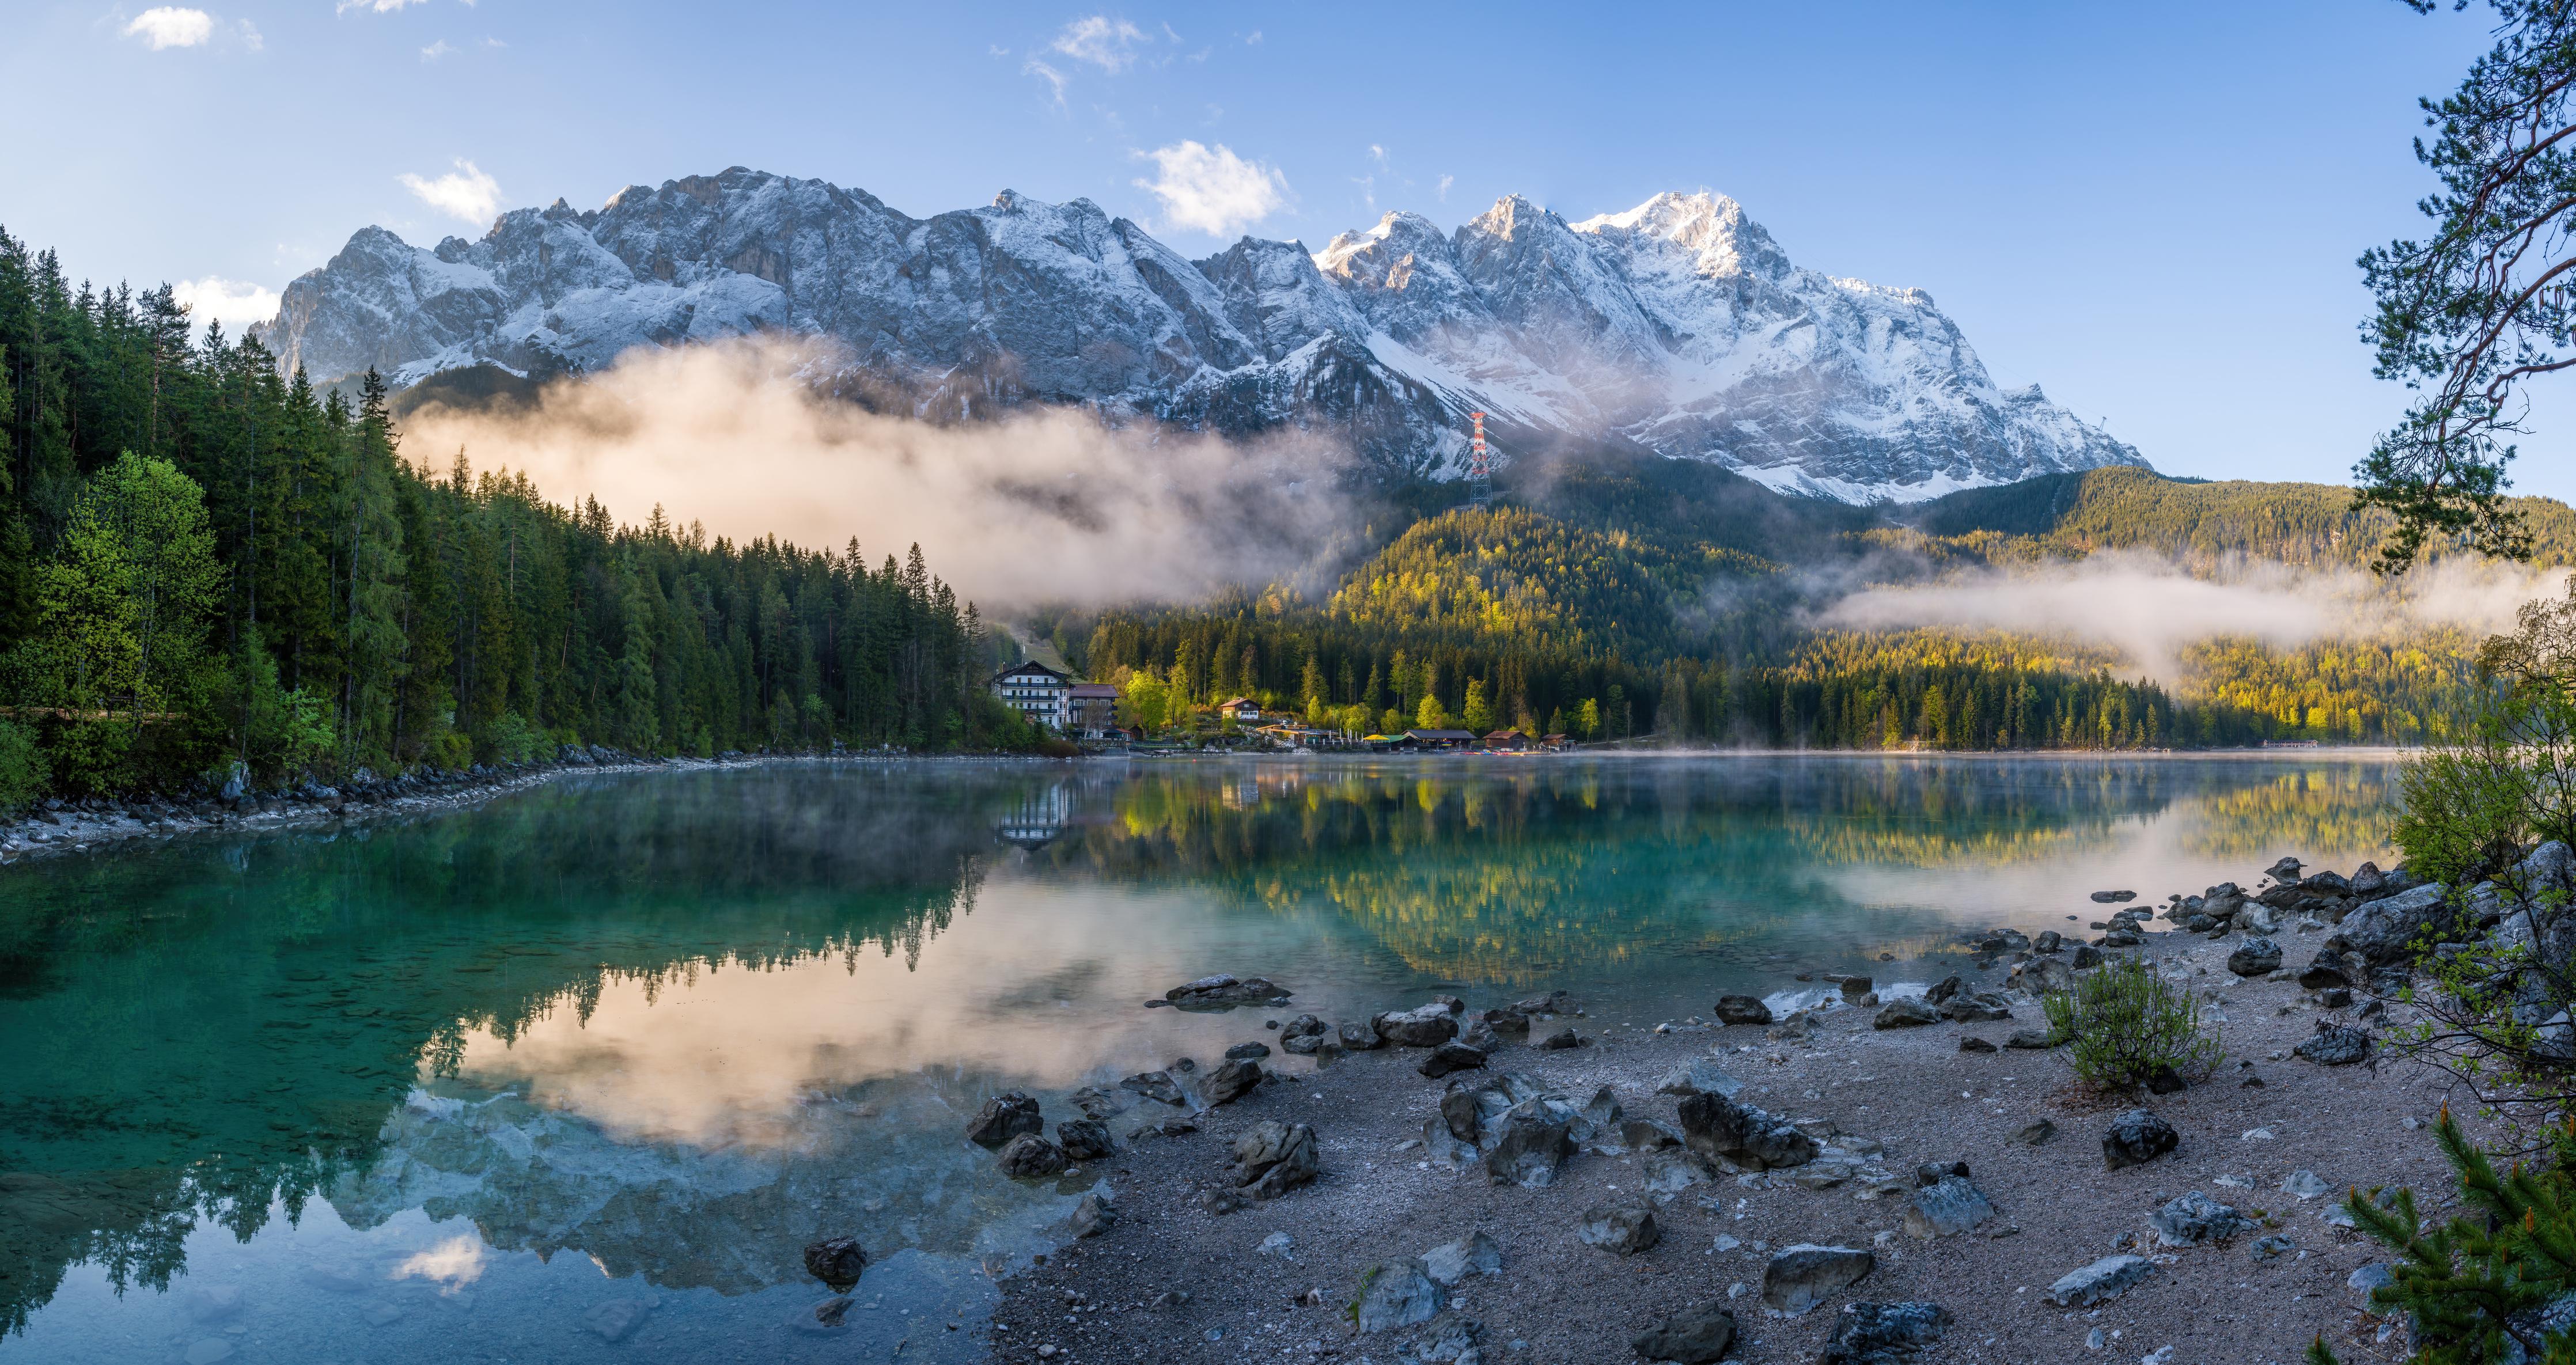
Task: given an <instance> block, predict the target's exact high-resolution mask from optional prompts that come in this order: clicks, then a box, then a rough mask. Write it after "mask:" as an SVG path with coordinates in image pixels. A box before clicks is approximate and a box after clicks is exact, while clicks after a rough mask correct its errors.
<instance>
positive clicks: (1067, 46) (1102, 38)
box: [1047, 14, 1145, 73]
mask: <svg viewBox="0 0 2576 1365" xmlns="http://www.w3.org/2000/svg"><path fill="white" fill-rule="evenodd" d="M1144 41H1145V31H1144V30H1143V29H1140V28H1138V27H1136V26H1135V25H1134V24H1131V23H1128V22H1127V21H1126V20H1124V19H1112V18H1110V17H1109V16H1107V15H1105V14H1095V15H1092V16H1091V17H1090V18H1088V19H1076V20H1074V21H1073V22H1072V23H1070V24H1067V25H1065V26H1064V32H1062V33H1059V34H1057V35H1056V36H1055V41H1054V42H1052V43H1049V44H1047V46H1049V47H1051V48H1054V49H1055V50H1056V51H1058V52H1061V53H1063V54H1064V55H1066V56H1068V57H1071V58H1073V59H1074V60H1075V61H1078V62H1090V63H1092V64H1093V65H1095V66H1097V67H1099V68H1100V69H1101V70H1103V71H1107V72H1111V73H1116V72H1120V71H1124V70H1126V69H1127V66H1128V64H1129V63H1131V62H1133V61H1135V60H1136V54H1135V53H1134V52H1131V51H1129V50H1128V49H1130V48H1132V47H1134V46H1135V45H1136V44H1138V43H1141V42H1144Z"/></svg>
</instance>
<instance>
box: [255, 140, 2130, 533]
mask: <svg viewBox="0 0 2576 1365" xmlns="http://www.w3.org/2000/svg"><path fill="white" fill-rule="evenodd" d="M258 330H259V334H260V336H261V337H262V339H263V340H264V341H265V342H266V343H267V344H268V345H269V346H270V347H271V349H272V350H274V351H275V352H276V353H277V355H278V356H279V359H280V363H281V365H283V366H286V367H289V368H292V367H295V366H298V365H301V366H303V367H304V368H306V369H307V370H308V371H309V372H311V373H312V374H313V375H314V376H315V377H316V378H317V379H319V380H323V381H328V380H331V379H334V378H338V377H341V376H345V375H348V374H352V373H356V372H358V371H362V370H365V369H367V368H371V367H372V368H375V369H378V370H380V371H383V372H384V373H385V374H386V375H387V376H388V378H389V380H390V381H391V382H392V383H393V384H394V385H395V386H396V387H397V388H405V387H409V386H411V385H413V384H416V383H418V382H420V381H422V380H424V379H426V378H429V377H430V376H432V375H436V374H440V373H442V372H446V371H451V370H456V369H461V368H466V367H470V366H475V365H489V366H494V367H497V368H499V369H501V370H504V371H507V372H508V373H510V374H511V375H514V376H518V377H521V378H528V379H536V380H543V379H546V378H550V377H553V376H557V375H575V374H581V373H586V372H590V371H595V370H597V369H600V368H602V367H604V366H606V365H609V364H612V363H614V361H615V360H616V358H617V356H619V355H621V354H623V353H624V352H626V351H627V350H629V349H630V348H633V347H636V346H646V345H658V346H678V345H686V344H689V343H692V342H703V341H710V340H715V339H719V338H723V337H731V336H739V335H744V334H749V333H760V332H787V333H799V334H807V335H814V336H819V337H828V338H830V339H831V340H832V341H834V342H835V343H837V344H838V345H839V346H840V347H842V348H844V349H845V350H846V353H847V361H848V366H849V369H850V371H851V373H852V374H853V375H856V376H860V377H863V378H865V379H866V380H867V381H868V382H867V383H866V384H865V385H862V386H860V387H862V388H864V389H865V390H866V391H867V392H868V393H870V394H872V395H873V398H874V401H876V402H877V403H879V404H880V405H882V406H885V407H889V408H896V409H900V410H908V411H911V412H913V413H915V414H916V415H922V416H929V417H938V418H952V417H958V418H962V417H971V416H975V415H980V414H981V413H982V412H985V411H989V410H991V409H993V408H995V407H997V406H1010V405H1014V404H1019V403H1029V402H1040V403H1076V404H1083V405H1090V406H1094V407H1098V408H1100V409H1103V410H1104V411H1108V412H1114V413H1131V414H1135V415H1138V416H1143V417H1149V418H1152V419H1154V420H1158V421H1164V422H1171V423H1176V424H1180V425H1185V426H1191V427H1202V428H1209V429H1214V430H1218V431H1221V432H1225V433H1227V434H1230V435H1245V434H1251V433H1255V432H1259V431H1262V430H1268V429H1274V428H1277V427H1281V426H1297V427H1302V428H1308V429H1322V430H1325V431H1328V432H1332V433H1335V434H1338V435H1341V436H1343V437H1344V438H1345V439H1347V441H1348V443H1349V444H1350V445H1351V446H1352V447H1353V449H1354V450H1355V452H1356V453H1357V454H1359V455H1360V456H1362V457H1363V458H1364V459H1365V460H1367V461H1369V462H1370V463H1372V464H1374V465H1375V466H1377V467H1379V468H1382V469H1387V470H1392V471H1395V472H1399V473H1402V474H1406V475H1415V476H1428V477H1432V478H1454V477H1456V476H1458V475H1459V474H1460V473H1462V472H1463V465H1464V459H1465V451H1464V441H1463V438H1462V437H1461V435H1460V432H1461V431H1462V429H1463V428H1464V426H1465V425H1466V423H1465V416H1466V414H1467V413H1468V412H1470V411H1484V412H1487V413H1488V414H1490V415H1491V417H1490V425H1491V426H1492V427H1493V428H1494V430H1495V432H1496V434H1497V436H1498V437H1499V439H1500V443H1501V445H1502V447H1503V449H1505V450H1506V451H1509V452H1513V453H1516V454H1517V453H1527V452H1531V451H1535V450H1539V449H1544V448H1549V447H1554V446H1561V445H1565V444H1569V443H1572V444H1596V445H1616V446H1627V447H1633V448H1637V449H1641V450H1647V451H1652V452H1654V453H1656V454H1660V455H1664V456H1670V457H1678V458H1688V459H1698V460H1705V461H1708V462H1711V463H1714V464H1717V465H1719V466H1720V467H1723V468H1727V469H1730V470H1733V471H1736V472H1738V473H1741V474H1744V475H1745V476H1746V477H1749V478H1752V479H1754V480H1756V481H1758V482H1761V483H1763V484H1765V485H1766V486H1769V487H1771V488H1773V489H1775V490H1777V491H1782V492H1791V493H1800V494H1808V495H1816V496H1825V497H1831V498H1836V499H1839V500H1842V501H1846V502H1853V503H1873V502H1917V501H1922V500H1926V499H1928V498H1931V497H1936V496H1939V495H1941V494H1943V493H1947V492H1950V491H1953V490H1955V489H1959V488H1974V487H1985V486H1992V485H1997V484H2005V483H2012V482H2017V481H2019V480H2022V479H2026V478H2030V477H2034V476H2037V475H2042V474H2054V473H2067V472H2075V471H2080V470H2084V469H2091V468H2098V467H2102V466H2106V465H2137V466H2144V465H2145V464H2146V461H2145V459H2144V458H2143V457H2142V456H2140V455H2139V454H2138V452H2137V451H2136V450H2134V449H2133V448H2131V447H2129V446H2127V445H2125V444H2122V443H2120V442H2118V441H2115V440H2113V439H2111V438H2110V437H2109V436H2108V435H2106V434H2104V433H2102V432H2101V431H2100V430H2098V429H2097V428H2094V427H2090V426H2087V425H2086V424H2084V423H2083V422H2082V421H2081V420H2079V419H2078V418H2076V417H2075V416H2074V415H2073V414H2072V413H2069V412H2067V411H2066V410H2065V409H2063V408H2060V407H2058V406H2057V405H2055V404H2053V403H2051V402H2049V401H2048V399H2047V397H2046V395H2045V394H2044V393H2042V392H2041V391H2040V390H2039V388H2038V387H2037V386H2036V385H2033V386H2030V387H2027V388H2023V389H2013V390H2007V389H2003V388H2001V387H1999V386H1998V385H1996V384H1995V383H1994V382H1993V380H1992V379H1991V378H1990V377H1989V376H1988V375H1987V374H1986V372H1985V368H1984V365H1983V362H1982V361H1980V360H1979V359H1978V357H1977V355H1976V353H1975V351H1974V349H1973V348H1972V347H1970V346H1969V345H1968V343H1967V340H1966V338H1965V337H1964V336H1963V335H1961V334H1960V332H1959V330H1958V328H1957V326H1956V325H1955V324H1954V323H1952V322H1951V321H1950V319H1949V318H1948V317H1946V316H1945V315H1943V314H1942V313H1941V312H1940V311H1939V309H1938V308H1937V307H1936V306H1935V305H1934V304H1933V302H1932V299H1931V296H1930V295H1929V294H1927V293H1925V292H1923V291H1922V290H1919V289H1898V288H1889V287H1885V286H1879V285H1873V284H1868V283H1866V282H1862V281H1857V280H1847V279H1841V278H1837V277H1833V276H1829V275H1825V274H1822V273H1820V272H1816V271H1812V270H1807V269H1803V268H1801V267H1798V266H1796V265H1793V264H1792V263H1791V262H1790V260H1789V258H1788V256H1787V254H1786V253H1785V252H1784V251H1783V250H1782V249H1781V248H1780V247H1779V245H1778V243H1777V242H1776V241H1775V240H1773V239H1772V237H1771V236H1770V234H1769V233H1768V232H1767V231H1766V230H1764V229H1763V228H1762V226H1761V225H1760V224H1759V223H1756V222H1754V221H1753V220H1752V219H1751V218H1750V217H1748V216H1747V215H1746V214H1745V213H1744V210H1743V208H1742V206H1741V205H1739V204H1737V203H1736V202H1735V201H1734V200H1732V199H1728V198H1725V197H1724V196H1719V195H1711V194H1709V193H1707V192H1705V191H1702V192H1698V193H1694V194H1680V193H1669V192H1668V193H1664V194H1658V195H1656V196H1654V197H1652V198H1650V199H1648V200H1647V201H1646V202H1645V203H1643V204H1640V205H1638V206H1636V207H1635V208H1633V209H1630V210H1627V211H1625V212H1622V213H1615V214H1602V215H1596V216H1594V217H1591V218H1586V219H1584V220H1582V221H1581V222H1579V223H1569V222H1568V221H1566V220H1565V219H1564V218H1563V217H1561V216H1559V215H1558V214H1557V213H1555V212H1554V211H1553V210H1551V209H1548V208H1545V207H1543V206H1541V205H1538V204H1536V203H1534V202H1532V201H1531V200H1529V199H1527V198H1524V197H1522V196H1520V195H1506V196H1505V197H1503V198H1502V199H1501V200H1498V201H1497V202H1496V203H1495V204H1494V206H1493V207H1492V208H1490V209H1488V210H1486V211H1485V212H1483V213H1482V214H1479V215H1477V216H1476V217H1474V218H1472V219H1470V220H1469V221H1468V222H1465V223H1462V224H1460V225H1459V226H1458V227H1457V228H1455V229H1454V230H1451V231H1448V232H1443V231H1442V230H1441V229H1440V228H1439V227H1438V226H1437V225H1436V224H1434V223H1432V222H1431V220H1429V219H1428V218H1425V217H1423V216H1421V215H1419V214H1414V213H1407V212H1390V213H1388V214H1386V215H1385V216H1384V217H1382V218H1381V219H1380V220H1379V222H1378V223H1377V224H1376V225H1375V226H1373V227H1371V228H1367V229H1362V230H1355V231H1351V232H1344V233H1341V234H1338V235H1337V236H1335V237H1334V239H1333V240H1332V241H1331V242H1330V243H1328V244H1327V245H1326V246H1325V248H1324V249H1323V250H1322V251H1310V250H1308V249H1307V248H1306V247H1305V246H1304V245H1303V244H1302V243H1298V242H1280V241H1272V240H1267V239H1262V238H1256V237H1252V236H1249V235H1247V236H1244V237H1242V238H1241V239H1239V240H1238V241H1236V242H1235V243H1233V244H1232V245H1231V246H1228V247H1227V248H1225V249H1224V250H1222V251H1219V252H1216V253H1214V254H1211V255H1209V256H1206V257H1202V258H1200V259H1197V260H1191V259H1189V258H1187V257H1185V256H1183V255H1182V254H1180V253H1179V252H1177V251H1175V250H1173V249H1172V248H1170V247H1168V246H1166V245H1165V244H1163V243H1162V242H1160V241H1158V240H1156V239H1155V238H1154V237H1153V236H1152V235H1151V234H1150V233H1148V232H1147V231H1146V230H1145V229H1144V228H1143V227H1141V226H1139V225H1138V224H1136V223H1135V222H1133V221H1131V220H1128V219H1125V218H1113V217H1112V216H1110V215H1109V214H1108V213H1106V212H1105V211H1103V210H1102V209H1101V208H1100V207H1099V206H1098V205H1097V204H1094V203H1092V202H1091V201H1090V200H1088V199H1075V200H1072V201H1069V202H1067V203H1063V204H1050V203H1045V202H1043V201H1040V200H1036V199H1032V198H1030V197H1028V196H1026V195H1022V194H1019V193H1017V192H1015V191H1010V190H1005V191H1003V192H1002V193H1000V194H999V195H997V196H995V198H994V200H993V202H992V203H990V204H988V205H985V206H983V207H980V208H973V209H962V210H951V211H948V212H944V213H939V214H934V215H932V216H930V217H928V218H914V217H912V216H910V215H908V214H905V213H902V212H901V211H899V210H896V209H893V208H891V207H889V206H888V205H886V204H885V203H884V201H882V200H880V199H878V198H876V197H875V196H874V195H871V194H869V193H867V192H866V191H864V190H857V189H844V188H842V187H839V186H834V185H831V184H828V183H826V182H823V181H820V180H798V179H794V178H791V177H784V176H777V175H771V174H768V173H766V172H758V171H751V170H747V169H744V168H742V167H734V168H731V169H729V170H726V171H724V172H722V173H720V174H718V175H714V176H689V177H684V178H681V179H677V180H671V181H666V182H664V183H663V184H662V185H661V186H659V187H650V186H644V185H633V186H629V187H627V188H626V189H623V190H620V191H619V192H618V193H617V194H615V195H613V196H611V197H610V199H609V200H608V201H607V203H606V204H604V205H603V206H602V207H601V208H599V209H596V210H589V211H582V210H575V209H573V208H572V207H571V206H570V205H568V204H566V203H565V202H564V201H563V200H561V199H558V200H556V201H555V202H554V203H553V204H551V205H549V206H547V207H545V208H543V209H513V210H511V211H509V212H507V213H504V214H502V215H501V216H500V217H499V218H498V219H497V220H496V221H495V222H494V223H493V225H492V227H491V228H490V229H489V230H488V231H487V232H486V233H485V234H484V235H483V236H482V237H481V238H479V239H477V240H474V241H467V240H465V239H464V238H461V237H454V236H451V237H448V238H445V239H444V240H442V241H441V242H439V244H438V245H437V246H436V247H434V248H421V247H416V246H413V245H411V244H409V243H407V242H405V241H403V240H402V239H401V238H400V237H399V236H397V235H395V234H394V233H392V232H390V231H388V230H386V229H384V228H381V227H369V228H365V229H361V230H360V231H359V232H357V233H356V234H354V235H352V236H351V238H350V239H349V243H348V245H347V246H346V247H344V248H343V249H342V250H341V252H340V253H338V254H337V255H335V256H334V257H333V258H332V259H331V261H330V262H329V263H328V264H326V265H324V266H323V267H321V268H320V269H317V270H315V271H312V272H309V273H307V274H306V275H304V276H302V277H300V278H298V279H297V280H295V281H294V282H292V283H291V284H289V285H288V286H287V288H286V289H285V291H284V292H283V295H282V300H281V304H280V307H279V311H278V315H277V317H276V318H275V319H273V320H272V321H271V322H270V323H268V324H265V325H263V326H262V327H261V328H259V329H258Z"/></svg>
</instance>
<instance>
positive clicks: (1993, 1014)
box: [1941, 959, 2048, 1024]
mask: <svg viewBox="0 0 2576 1365" xmlns="http://www.w3.org/2000/svg"><path fill="white" fill-rule="evenodd" d="M2041 960H2042V961H2046V960H2048V959H2041ZM1941 1017H1942V1018H1944V1019H1947V1020H1949V1021H1950V1022H1952V1023H1954V1024H1991V1023H1993V1022H1995V1021H1996V1020H1998V1019H2010V1018H2012V1017H2013V1012H2012V1002H2011V1001H2010V1000H2007V999H2005V998H2004V997H2002V996H2000V995H1997V994H1995V993H1994V992H1993V991H1961V992H1959V993H1958V994H1956V995H1953V996H1951V997H1950V998H1949V999H1947V1000H1944V1001H1942V1002H1941Z"/></svg>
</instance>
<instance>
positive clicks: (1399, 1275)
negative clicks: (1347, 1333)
mask: <svg viewBox="0 0 2576 1365" xmlns="http://www.w3.org/2000/svg"><path fill="white" fill-rule="evenodd" d="M1448 1306H1449V1292H1448V1291H1447V1290H1445V1289H1442V1288H1441V1287H1440V1282H1439V1281H1438V1280H1435V1279H1433V1278H1431V1272H1430V1271H1429V1270H1428V1269H1427V1268H1425V1267H1424V1266H1423V1264H1422V1262H1421V1261H1420V1260H1419V1259H1418V1258H1411V1257H1408V1258H1406V1259H1404V1260H1401V1261H1381V1262H1379V1263H1378V1264H1376V1265H1373V1266H1370V1267H1369V1268H1368V1269H1367V1270H1365V1271H1363V1272H1361V1274H1360V1293H1359V1301H1358V1302H1357V1303H1355V1304H1354V1305H1352V1318H1353V1320H1354V1321H1355V1322H1357V1323H1358V1324H1359V1329H1360V1330H1361V1331H1363V1332H1385V1331H1391V1330H1393V1329H1395V1328H1398V1327H1410V1326H1412V1325H1413V1324H1415V1323H1417V1322H1429V1321H1431V1320H1432V1319H1433V1318H1435V1317H1437V1316H1439V1314H1440V1310H1441V1309H1443V1308H1446V1307H1448Z"/></svg>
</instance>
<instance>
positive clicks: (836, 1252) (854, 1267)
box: [805, 1237, 868, 1294]
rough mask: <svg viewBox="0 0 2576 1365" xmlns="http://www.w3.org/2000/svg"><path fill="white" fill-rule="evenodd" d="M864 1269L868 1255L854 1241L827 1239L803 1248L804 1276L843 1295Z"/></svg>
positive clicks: (848, 1239) (857, 1242)
mask: <svg viewBox="0 0 2576 1365" xmlns="http://www.w3.org/2000/svg"><path fill="white" fill-rule="evenodd" d="M867 1268H868V1253H867V1251H866V1249H865V1248H863V1247H861V1246H860V1245H859V1239H857V1238H856V1237H827V1238H824V1239H823V1240H822V1241H819V1242H809V1243H807V1244H806V1246H805V1273H806V1274H808V1275H811V1276H813V1277H814V1278H815V1279H818V1280H821V1281H822V1282H823V1283H825V1284H827V1285H830V1286H831V1287H832V1291H833V1292H834V1293H836V1294H846V1293H848V1292H849V1289H850V1286H852V1285H854V1284H857V1283H858V1282H859V1276H860V1275H861V1274H863V1273H864V1272H865V1271H866V1270H867Z"/></svg>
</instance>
